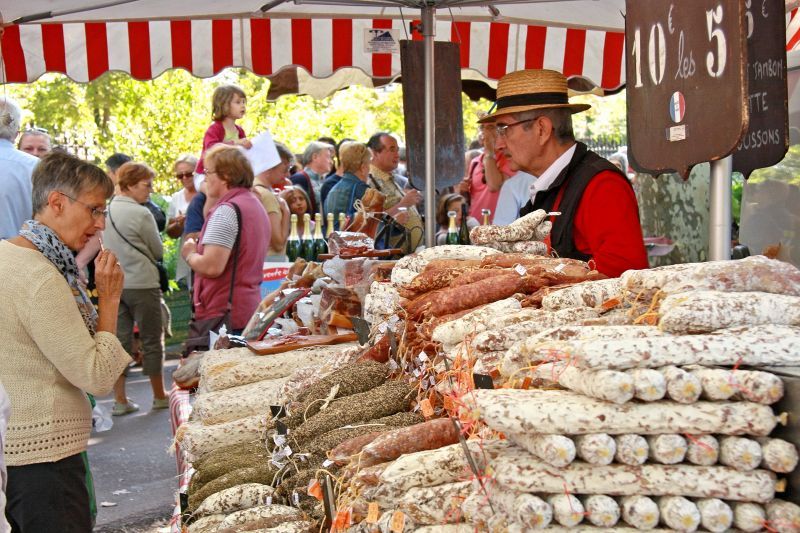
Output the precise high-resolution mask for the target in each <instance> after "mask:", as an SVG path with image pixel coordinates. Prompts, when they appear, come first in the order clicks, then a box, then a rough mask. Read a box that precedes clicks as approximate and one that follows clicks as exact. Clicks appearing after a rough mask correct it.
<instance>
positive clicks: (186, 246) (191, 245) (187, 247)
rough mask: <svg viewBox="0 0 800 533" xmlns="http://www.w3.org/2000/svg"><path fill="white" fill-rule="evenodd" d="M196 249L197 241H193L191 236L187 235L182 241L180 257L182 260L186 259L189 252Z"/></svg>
mask: <svg viewBox="0 0 800 533" xmlns="http://www.w3.org/2000/svg"><path fill="white" fill-rule="evenodd" d="M196 251H197V241H195V240H194V239H193V238H192V237H189V238H188V239H186V241H185V242H184V243H183V247H181V257H183V260H184V261H186V258H187V257H189V254H192V253H194V252H196Z"/></svg>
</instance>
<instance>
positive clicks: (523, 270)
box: [514, 265, 528, 276]
mask: <svg viewBox="0 0 800 533" xmlns="http://www.w3.org/2000/svg"><path fill="white" fill-rule="evenodd" d="M514 270H515V271H516V273H517V274H519V275H520V276H524V275H525V274H527V273H528V270H527V269H526V268H525V267H524V266H522V265H517V266H515V267H514Z"/></svg>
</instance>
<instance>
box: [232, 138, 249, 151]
mask: <svg viewBox="0 0 800 533" xmlns="http://www.w3.org/2000/svg"><path fill="white" fill-rule="evenodd" d="M233 144H238V145H239V146H242V147H244V148H247V149H248V150H249V149H250V148H252V147H253V143H251V142H250V139H248V138H247V137H243V138H241V139H237V140H235V141H233Z"/></svg>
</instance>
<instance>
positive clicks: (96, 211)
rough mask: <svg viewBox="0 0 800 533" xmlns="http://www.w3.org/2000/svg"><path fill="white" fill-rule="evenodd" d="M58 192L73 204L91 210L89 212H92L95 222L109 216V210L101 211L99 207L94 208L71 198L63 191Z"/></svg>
mask: <svg viewBox="0 0 800 533" xmlns="http://www.w3.org/2000/svg"><path fill="white" fill-rule="evenodd" d="M56 192H58V193H59V194H63V195H64V196H66V197H67V198H69V199H70V200H72V201H73V202H77V203H79V204H81V205H82V206H84V207H86V208H87V209H89V211H91V212H92V218H93V219H95V220H100V219H101V218H105V216H106V215H107V214H108V209H100V208H99V207H92V206H90V205H89V204H87V203H84V202H81V201H80V200H78V199H77V198H73V197H72V196H70V195H69V194H67V193H64V192H61V191H56Z"/></svg>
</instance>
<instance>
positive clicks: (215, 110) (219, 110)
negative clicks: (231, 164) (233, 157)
mask: <svg viewBox="0 0 800 533" xmlns="http://www.w3.org/2000/svg"><path fill="white" fill-rule="evenodd" d="M211 108H212V114H213V119H214V122H212V123H211V125H210V126H209V127H208V129H207V130H206V134H205V135H204V136H203V152H202V154H200V160H199V161H198V162H197V173H198V174H205V168H204V167H203V156H204V155H205V154H206V150H208V149H209V148H211V147H212V146H214V145H215V144H219V143H223V144H233V145H238V146H244V147H245V148H250V147H251V146H252V144H251V143H250V140H249V139H248V138H247V136H246V135H245V133H244V130H243V129H242V128H241V127H240V126H238V125H237V124H236V121H237V120H239V119H240V118H242V117H243V116H244V113H245V111H246V109H247V96H245V94H244V91H243V90H241V89H240V88H239V87H237V86H236V85H220V86H219V87H217V88H216V89H215V90H214V95H213V96H212V98H211Z"/></svg>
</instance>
